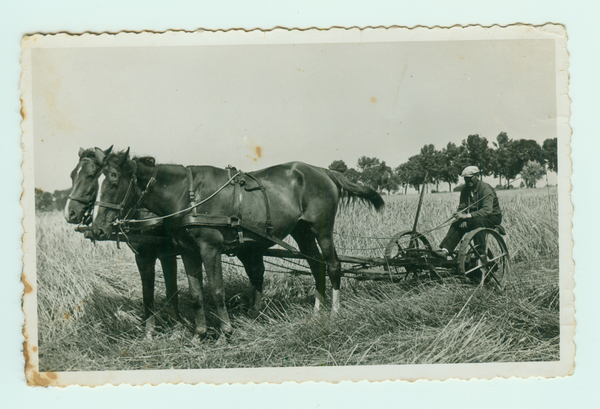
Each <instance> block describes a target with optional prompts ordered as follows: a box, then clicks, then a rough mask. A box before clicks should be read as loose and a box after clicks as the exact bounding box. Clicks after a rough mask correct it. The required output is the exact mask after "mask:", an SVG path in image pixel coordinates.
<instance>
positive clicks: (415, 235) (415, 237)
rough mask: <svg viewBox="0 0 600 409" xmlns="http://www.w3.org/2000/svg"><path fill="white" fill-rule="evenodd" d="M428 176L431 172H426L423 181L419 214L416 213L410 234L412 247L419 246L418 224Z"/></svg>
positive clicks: (418, 206) (418, 208)
mask: <svg viewBox="0 0 600 409" xmlns="http://www.w3.org/2000/svg"><path fill="white" fill-rule="evenodd" d="M427 176H429V172H426V173H425V178H424V179H423V183H421V194H420V195H419V204H418V205H417V214H415V222H414V224H413V228H412V234H411V235H410V237H411V239H410V247H413V248H414V247H417V245H418V243H417V241H416V240H417V224H418V223H419V214H420V213H421V204H423V195H424V194H425V181H426V180H427Z"/></svg>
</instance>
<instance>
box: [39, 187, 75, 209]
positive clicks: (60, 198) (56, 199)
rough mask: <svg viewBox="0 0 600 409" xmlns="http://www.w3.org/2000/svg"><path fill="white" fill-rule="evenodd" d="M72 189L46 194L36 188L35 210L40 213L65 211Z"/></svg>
mask: <svg viewBox="0 0 600 409" xmlns="http://www.w3.org/2000/svg"><path fill="white" fill-rule="evenodd" d="M70 193H71V189H66V190H55V191H54V193H50V192H44V191H43V190H42V189H38V188H37V187H36V188H35V209H36V210H40V211H50V210H63V209H64V208H65V206H66V204H67V198H68V197H69V194H70Z"/></svg>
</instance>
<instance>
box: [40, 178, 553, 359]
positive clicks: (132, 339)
mask: <svg viewBox="0 0 600 409" xmlns="http://www.w3.org/2000/svg"><path fill="white" fill-rule="evenodd" d="M499 198H500V203H501V206H502V209H503V215H504V222H503V225H504V226H505V227H506V229H507V230H508V238H507V244H508V246H509V251H510V252H511V256H512V261H513V266H512V270H511V274H510V276H509V278H508V281H509V283H508V286H507V289H506V290H505V291H502V292H501V291H498V290H496V289H493V288H488V287H477V286H474V285H472V284H468V283H466V282H464V281H463V280H460V279H458V278H455V277H449V278H444V279H442V280H437V281H431V280H422V281H412V282H410V283H391V282H385V281H377V282H374V281H357V280H354V279H346V278H345V279H343V281H342V286H343V287H342V290H343V291H342V294H343V298H342V301H343V308H342V310H341V311H340V312H339V313H338V314H337V315H336V316H335V317H334V318H332V317H331V316H330V314H329V311H330V308H329V305H326V306H325V308H324V310H323V312H322V313H321V314H313V303H314V281H313V279H312V277H306V276H297V275H292V274H289V273H288V274H282V273H276V272H273V271H280V270H282V269H283V268H285V267H286V266H289V267H292V268H297V267H298V266H296V265H294V264H289V263H287V262H286V261H284V260H279V259H266V260H267V261H269V262H270V263H268V264H266V268H267V270H270V271H268V272H267V273H266V274H265V286H264V300H265V308H264V310H263V312H262V314H261V315H260V316H259V317H258V318H256V319H252V318H250V315H249V314H248V308H249V306H250V301H249V299H250V294H251V288H250V284H249V281H248V279H247V277H246V275H245V273H244V272H243V270H242V269H240V268H238V267H236V266H232V265H231V264H225V263H224V278H225V280H224V281H225V285H226V287H225V291H226V299H227V306H228V309H229V313H230V316H231V318H232V320H233V324H234V331H233V333H232V334H231V335H230V336H229V337H228V339H227V342H222V341H219V340H218V337H217V336H216V334H212V335H213V336H209V337H208V338H207V339H205V340H203V341H202V342H198V341H196V340H194V339H193V338H192V332H191V324H190V323H191V322H192V321H193V318H192V310H191V302H190V299H189V295H188V288H187V279H186V277H185V273H184V271H183V268H182V266H181V262H179V275H178V284H179V296H180V307H181V311H182V315H183V317H184V323H183V325H177V324H174V323H171V322H169V321H168V320H167V317H166V313H165V312H164V311H162V310H163V309H164V308H165V304H166V299H165V289H164V281H163V279H162V276H161V272H160V263H157V274H156V277H157V279H156V281H157V283H156V293H155V300H156V303H155V304H156V305H155V308H156V309H157V311H158V313H157V317H158V328H157V333H156V334H155V336H154V337H153V338H152V339H151V340H148V339H146V338H145V333H144V330H143V306H142V291H141V283H140V279H139V274H138V272H137V268H136V265H135V261H134V257H133V254H132V252H131V251H130V250H129V249H127V248H126V246H122V249H121V250H119V249H117V248H116V246H115V243H112V242H106V243H101V242H99V243H96V244H92V243H91V242H89V241H88V240H85V239H84V238H83V237H82V235H81V234H78V233H76V232H74V231H73V227H72V226H69V225H67V223H66V222H64V219H63V218H62V215H61V214H60V213H59V212H54V213H40V214H37V215H36V218H37V220H36V223H37V224H36V235H37V288H38V294H37V296H38V340H39V357H40V371H95V370H137V369H173V368H175V369H196V368H250V367H294V366H334V365H385V364H439V363H446V364H449V363H482V362H526V361H552V360H558V359H559V328H560V327H559V286H558V227H557V226H558V220H557V210H556V208H557V206H556V203H557V196H556V189H550V190H548V189H537V190H519V191H508V192H499ZM385 200H386V202H387V208H386V211H385V212H384V213H383V214H376V213H374V212H373V211H370V210H369V209H367V208H366V207H364V206H360V205H354V206H350V207H347V208H344V209H342V210H341V211H340V212H339V214H338V218H337V220H336V232H337V233H339V234H338V235H337V236H336V240H337V248H338V253H339V254H347V255H357V256H379V257H381V256H382V254H383V247H385V245H386V244H387V241H388V239H389V238H390V237H391V236H393V235H394V234H395V233H397V232H399V231H402V230H407V229H410V228H411V227H412V223H413V220H414V213H415V210H416V202H417V196H415V195H409V196H389V197H385ZM457 201H458V198H457V194H435V195H427V196H426V197H425V201H424V204H423V209H422V212H421V217H420V221H419V229H418V230H419V231H428V230H430V229H432V228H434V227H436V226H437V225H439V224H440V223H441V222H443V221H444V220H446V219H447V218H449V217H450V215H451V213H452V211H453V210H454V209H455V207H456V202H457ZM445 232H446V228H444V229H440V230H434V231H432V232H430V233H428V235H427V236H428V238H429V239H430V241H431V242H432V243H434V244H437V243H439V242H440V241H441V239H442V238H443V235H444V234H445ZM355 236H360V237H355ZM368 237H377V238H375V239H374V238H368ZM223 257H224V261H227V262H233V263H237V264H239V262H238V261H237V259H235V258H227V257H225V256H223ZM271 263H272V264H271ZM273 264H275V265H273ZM328 284H329V283H328ZM329 294H330V289H329ZM205 300H206V302H207V306H208V311H210V312H214V306H213V304H212V302H211V298H210V294H209V293H208V291H207V286H206V285H205ZM208 321H209V325H210V326H211V327H213V328H216V327H218V322H217V320H216V318H214V316H213V315H212V314H209V317H208Z"/></svg>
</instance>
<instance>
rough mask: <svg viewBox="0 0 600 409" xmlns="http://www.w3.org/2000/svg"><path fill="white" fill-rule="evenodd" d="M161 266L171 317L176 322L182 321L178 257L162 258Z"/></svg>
mask: <svg viewBox="0 0 600 409" xmlns="http://www.w3.org/2000/svg"><path fill="white" fill-rule="evenodd" d="M160 264H161V265H162V270H163V276H164V278H165V287H166V293H167V305H168V306H169V316H170V317H171V319H172V320H174V321H181V315H180V314H179V294H178V293H177V257H175V256H165V257H161V258H160Z"/></svg>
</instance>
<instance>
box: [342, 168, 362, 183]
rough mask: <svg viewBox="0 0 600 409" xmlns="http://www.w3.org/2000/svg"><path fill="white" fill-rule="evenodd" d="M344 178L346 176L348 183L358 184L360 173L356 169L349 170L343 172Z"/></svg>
mask: <svg viewBox="0 0 600 409" xmlns="http://www.w3.org/2000/svg"><path fill="white" fill-rule="evenodd" d="M344 176H346V178H348V180H349V181H350V182H354V183H358V181H359V177H360V173H358V171H357V170H356V169H353V168H350V169H348V170H347V171H346V172H344Z"/></svg>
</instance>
